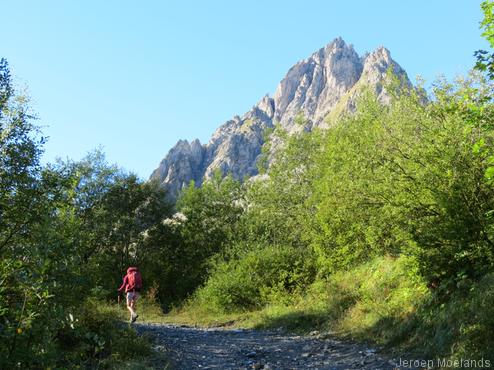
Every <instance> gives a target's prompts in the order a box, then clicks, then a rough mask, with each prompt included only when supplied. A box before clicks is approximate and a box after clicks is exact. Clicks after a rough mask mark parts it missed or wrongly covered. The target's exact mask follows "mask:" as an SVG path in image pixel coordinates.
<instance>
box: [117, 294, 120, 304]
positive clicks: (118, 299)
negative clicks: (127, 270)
mask: <svg viewBox="0 0 494 370" xmlns="http://www.w3.org/2000/svg"><path fill="white" fill-rule="evenodd" d="M117 303H118V305H119V306H120V292H119V293H118V298H117Z"/></svg>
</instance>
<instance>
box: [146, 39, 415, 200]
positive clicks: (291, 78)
mask: <svg viewBox="0 0 494 370" xmlns="http://www.w3.org/2000/svg"><path fill="white" fill-rule="evenodd" d="M390 68H391V69H392V71H393V72H394V74H396V75H397V76H399V77H401V78H403V79H404V80H405V81H406V82H407V83H408V84H410V82H409V80H408V76H407V75H406V72H405V71H404V69H403V68H401V66H400V65H399V64H398V63H396V62H395V61H394V60H393V59H392V58H391V54H390V52H389V50H387V49H386V48H385V47H383V46H380V47H378V48H377V49H375V50H374V51H373V52H371V53H366V54H364V55H363V56H359V55H358V54H357V52H356V51H355V50H354V49H353V46H352V45H351V44H346V43H345V41H344V40H343V39H342V38H341V37H338V38H336V39H334V40H333V41H332V42H330V43H329V44H327V45H326V46H324V47H323V48H321V49H319V50H317V51H316V52H314V53H313V54H312V55H310V56H309V57H308V58H306V59H303V60H300V61H299V62H297V63H296V64H295V65H294V66H292V67H291V68H290V69H289V70H288V72H287V73H286V75H285V77H284V78H283V79H282V80H281V81H280V83H279V84H278V87H277V89H276V91H275V93H274V95H273V97H270V96H269V95H265V96H264V97H262V98H261V99H260V100H259V101H258V102H257V103H256V104H255V105H254V106H253V107H252V108H251V109H250V110H249V111H248V112H246V113H244V115H243V116H241V117H240V116H234V117H233V118H232V119H230V120H228V121H226V122H225V123H224V124H222V125H221V126H220V127H218V128H217V129H216V130H215V132H214V133H213V135H212V136H211V138H210V140H209V141H208V143H206V144H201V143H200V142H199V140H197V139H195V140H193V141H191V142H190V143H189V142H188V141H187V140H179V141H178V142H177V144H176V145H175V146H174V147H173V148H172V149H170V151H169V152H168V154H167V155H166V156H165V158H163V160H162V161H161V162H160V165H159V166H158V168H157V169H156V170H154V171H153V173H152V174H151V176H150V179H151V180H155V181H158V182H159V183H160V184H161V185H162V186H164V187H165V188H166V189H167V190H168V192H169V195H170V196H171V197H172V198H176V197H177V196H178V194H179V192H180V190H181V189H182V188H183V187H185V186H187V185H188V184H189V183H190V181H194V182H195V183H196V185H197V186H199V185H201V184H202V182H203V181H205V180H207V179H209V178H211V177H212V175H213V173H214V172H215V171H216V170H220V171H221V172H222V173H223V174H227V173H229V174H231V175H232V176H233V177H234V178H236V179H243V178H245V177H246V176H255V175H257V174H258V170H257V162H258V160H259V159H260V155H261V148H262V146H263V144H264V142H265V132H266V130H268V129H272V128H273V127H274V125H275V124H279V125H280V126H281V127H282V128H283V129H285V130H286V131H288V132H289V133H294V132H297V131H299V130H301V129H306V130H311V129H313V128H315V127H321V128H326V127H327V122H326V121H325V118H326V117H328V115H329V114H330V113H331V112H332V110H333V109H335V108H336V107H337V108H338V109H339V110H342V111H352V110H354V109H355V99H356V95H357V93H356V90H357V89H356V88H355V87H356V86H358V85H359V84H364V85H367V86H370V87H372V88H373V89H374V91H375V92H376V94H377V96H378V98H379V99H380V100H381V101H383V102H386V101H387V100H388V99H389V98H388V96H387V95H386V92H385V90H384V89H383V84H382V83H383V81H384V79H385V78H386V74H387V71H388V69H390ZM410 85H411V84H410ZM352 88H353V90H352ZM342 102H343V103H344V106H343V107H342ZM338 105H339V106H338ZM299 114H302V115H303V116H304V117H305V118H306V119H307V126H306V127H300V125H297V124H296V123H295V118H296V117H297V116H298V115H299Z"/></svg>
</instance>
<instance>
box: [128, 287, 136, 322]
mask: <svg viewBox="0 0 494 370" xmlns="http://www.w3.org/2000/svg"><path fill="white" fill-rule="evenodd" d="M133 302H134V295H133V293H132V292H128V293H127V309H128V310H129V312H130V317H131V318H132V316H135V311H134V307H133V304H134V303H133Z"/></svg>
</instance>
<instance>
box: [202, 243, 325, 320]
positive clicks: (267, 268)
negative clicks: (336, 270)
mask: <svg viewBox="0 0 494 370" xmlns="http://www.w3.org/2000/svg"><path fill="white" fill-rule="evenodd" d="M314 277H315V264H314V259H313V256H312V255H311V253H309V252H308V251H307V250H304V249H297V248H294V247H286V246H285V247H284V246H269V247H258V248H256V249H255V250H254V251H251V252H247V253H245V254H244V255H243V256H241V257H240V258H239V259H238V260H237V259H234V260H230V261H223V262H220V263H218V265H217V266H216V268H215V270H214V271H213V273H212V274H211V276H210V278H209V279H208V281H207V282H206V285H205V286H204V287H202V288H201V289H199V291H198V292H197V294H196V296H195V300H196V303H199V304H200V305H201V306H206V307H210V309H213V310H218V311H222V312H227V311H235V310H248V309H253V308H259V307H262V306H264V305H266V304H267V303H269V302H273V301H278V300H280V299H281V300H283V299H286V298H287V297H288V296H289V295H291V294H296V293H297V292H299V291H301V290H302V289H304V288H305V287H307V286H308V285H309V284H310V283H311V282H312V281H313V279H314Z"/></svg>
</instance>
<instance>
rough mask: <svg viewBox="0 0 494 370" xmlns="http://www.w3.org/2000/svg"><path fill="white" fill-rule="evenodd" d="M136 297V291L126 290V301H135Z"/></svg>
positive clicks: (137, 294) (137, 295)
mask: <svg viewBox="0 0 494 370" xmlns="http://www.w3.org/2000/svg"><path fill="white" fill-rule="evenodd" d="M137 298H139V293H138V292H127V302H130V301H137Z"/></svg>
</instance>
